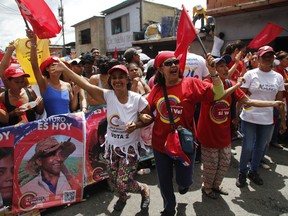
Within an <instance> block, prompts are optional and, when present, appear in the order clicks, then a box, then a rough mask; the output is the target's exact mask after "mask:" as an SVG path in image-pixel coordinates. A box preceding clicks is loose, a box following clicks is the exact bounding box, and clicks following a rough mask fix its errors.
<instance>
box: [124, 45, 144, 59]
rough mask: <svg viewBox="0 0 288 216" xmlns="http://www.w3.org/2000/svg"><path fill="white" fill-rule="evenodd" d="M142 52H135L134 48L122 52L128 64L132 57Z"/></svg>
mask: <svg viewBox="0 0 288 216" xmlns="http://www.w3.org/2000/svg"><path fill="white" fill-rule="evenodd" d="M141 52H142V50H136V49H134V48H129V49H127V50H126V51H125V52H124V58H125V59H126V61H127V62H130V61H131V60H132V58H133V56H134V55H137V54H139V53H141Z"/></svg>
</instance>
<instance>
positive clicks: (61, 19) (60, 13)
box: [58, 0, 66, 56]
mask: <svg viewBox="0 0 288 216" xmlns="http://www.w3.org/2000/svg"><path fill="white" fill-rule="evenodd" d="M58 14H59V19H60V21H61V24H62V37H63V48H62V56H66V48H65V35H64V9H63V5H62V0H60V6H59V7H58Z"/></svg>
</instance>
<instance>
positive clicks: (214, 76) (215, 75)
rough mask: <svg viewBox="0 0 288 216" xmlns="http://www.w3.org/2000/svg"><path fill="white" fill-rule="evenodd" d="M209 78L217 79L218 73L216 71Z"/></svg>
mask: <svg viewBox="0 0 288 216" xmlns="http://www.w3.org/2000/svg"><path fill="white" fill-rule="evenodd" d="M211 77H212V78H217V77H219V74H218V72H217V71H216V73H215V74H214V75H211Z"/></svg>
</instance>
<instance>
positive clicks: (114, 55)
mask: <svg viewBox="0 0 288 216" xmlns="http://www.w3.org/2000/svg"><path fill="white" fill-rule="evenodd" d="M113 58H114V59H118V50H117V48H116V47H115V50H114V54H113Z"/></svg>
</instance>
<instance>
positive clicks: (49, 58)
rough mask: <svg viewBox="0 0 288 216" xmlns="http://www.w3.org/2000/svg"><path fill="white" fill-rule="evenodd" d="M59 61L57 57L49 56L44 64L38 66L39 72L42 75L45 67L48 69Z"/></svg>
mask: <svg viewBox="0 0 288 216" xmlns="http://www.w3.org/2000/svg"><path fill="white" fill-rule="evenodd" d="M59 60H60V59H59V57H57V56H49V57H48V58H47V59H46V60H45V61H44V62H42V63H41V65H40V70H41V72H42V73H44V70H45V68H46V67H48V66H49V65H50V64H52V63H53V62H58V61H59Z"/></svg>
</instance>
